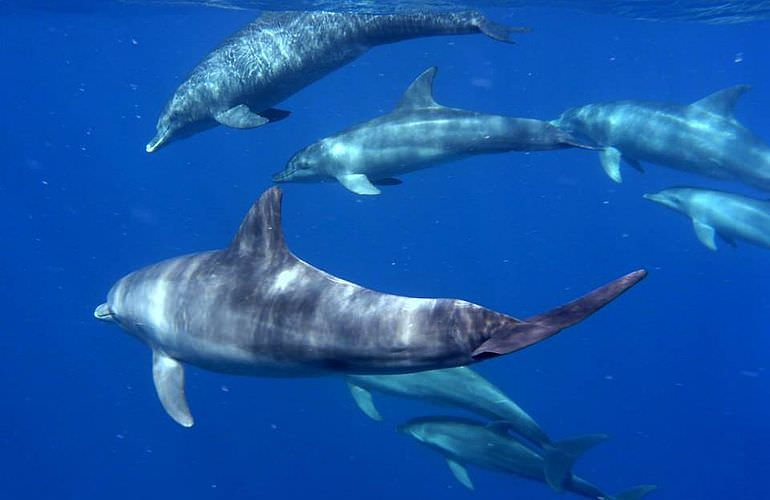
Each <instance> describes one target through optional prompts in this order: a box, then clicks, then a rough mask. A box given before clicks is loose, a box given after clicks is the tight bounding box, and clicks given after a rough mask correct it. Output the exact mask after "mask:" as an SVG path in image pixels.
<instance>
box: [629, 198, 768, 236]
mask: <svg viewBox="0 0 770 500" xmlns="http://www.w3.org/2000/svg"><path fill="white" fill-rule="evenodd" d="M644 197H645V198H646V199H648V200H651V201H654V202H657V203H660V204H661V205H663V206H664V207H669V208H671V209H674V210H676V211H677V212H681V213H683V214H684V215H686V216H687V217H689V218H690V219H692V226H693V229H694V230H695V235H696V236H697V237H698V240H700V242H701V243H703V244H704V245H705V246H706V247H707V248H709V249H711V250H716V249H717V245H716V241H715V240H714V236H715V235H716V234H719V236H721V237H722V239H724V240H725V241H726V242H727V243H729V244H731V245H733V246H735V239H741V240H745V241H748V242H749V243H753V244H755V245H759V246H763V247H766V248H770V200H757V199H755V198H749V197H748V196H741V195H738V194H734V193H726V192H724V191H714V190H711V189H698V188H692V187H677V188H669V189H664V190H663V191H661V192H659V193H656V194H645V195H644Z"/></svg>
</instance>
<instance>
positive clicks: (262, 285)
mask: <svg viewBox="0 0 770 500" xmlns="http://www.w3.org/2000/svg"><path fill="white" fill-rule="evenodd" d="M280 210H281V192H280V190H279V189H278V188H272V189H270V190H268V191H266V192H265V193H264V194H263V195H262V197H261V198H260V199H259V201H258V202H256V203H255V204H254V205H253V206H252V207H251V210H249V212H248V214H246V217H245V218H244V220H243V222H242V223H241V226H240V228H239V230H238V233H237V234H236V236H235V238H234V239H233V241H232V242H231V243H230V246H228V247H227V248H225V249H223V250H217V251H210V252H203V253H198V254H192V255H186V256H183V257H176V258H173V259H170V260H166V261H164V262H160V263H158V264H154V265H151V266H149V267H146V268H144V269H141V270H139V271H135V272H133V273H131V274H129V275H127V276H125V277H124V278H122V279H120V280H119V281H118V282H117V283H116V284H115V285H114V286H113V287H112V289H111V290H110V292H109V294H108V297H107V302H106V303H104V304H101V305H100V306H98V307H97V308H96V310H95V311H94V316H95V317H96V318H97V319H101V320H105V321H112V322H115V323H117V324H118V325H120V326H121V327H122V328H123V329H124V330H126V331H128V332H129V333H131V334H132V335H134V336H136V337H137V338H139V339H140V340H142V341H143V342H145V343H146V344H147V345H148V346H149V347H150V348H151V349H152V353H153V368H152V372H153V379H154V382H155V388H156V390H157V392H158V396H159V398H160V401H161V403H162V404H163V407H164V408H165V409H166V411H167V412H168V414H169V415H170V416H171V417H172V418H173V419H174V420H176V421H177V422H178V423H180V424H182V425H184V426H191V425H192V424H193V419H192V416H191V415H190V411H189V409H188V406H187V402H186V400H185V395H184V371H183V365H182V363H191V364H194V365H196V366H199V367H201V368H204V369H208V370H212V371H217V372H223V373H232V374H241V375H253V376H312V375H325V374H333V373H405V372H412V371H420V370H430V369H436V368H448V367H452V366H462V365H467V364H471V363H475V362H478V361H481V360H484V359H487V358H491V357H496V356H500V355H503V354H507V353H510V352H514V351H517V350H519V349H523V348H525V347H527V346H529V345H532V344H535V343H537V342H540V341H541V340H544V339H546V338H548V337H550V336H552V335H555V334H556V333H558V332H559V331H560V330H562V329H564V328H567V327H569V326H572V325H574V324H576V323H578V322H580V321H582V320H583V319H585V318H586V317H587V316H589V315H591V314H592V313H594V312H595V311H597V310H598V309H599V308H601V307H603V306H604V305H606V304H607V303H609V302H610V301H612V300H613V299H615V298H616V297H617V296H618V295H620V294H621V293H623V292H624V291H626V290H627V289H628V288H629V287H631V286H632V285H634V284H636V283H637V282H638V281H639V280H641V279H642V278H643V277H644V276H645V274H646V273H645V271H642V270H640V271H636V272H633V273H630V274H628V275H626V276H623V277H621V278H619V279H617V280H615V281H613V282H611V283H609V284H607V285H605V286H603V287H601V288H598V289H597V290H594V291H593V292H591V293H589V294H587V295H585V296H583V297H581V298H579V299H577V300H576V301H574V302H571V303H569V304H566V305H564V306H562V307H559V308H556V309H554V310H552V311H549V312H547V313H545V314H541V315H539V316H535V317H532V318H529V319H528V320H526V321H521V320H518V319H516V318H513V317H511V316H506V315H504V314H500V313H497V312H494V311H490V310H489V309H485V308H483V307H481V306H477V305H475V304H471V303H469V302H465V301H462V300H454V299H419V298H410V297H400V296H396V295H388V294H384V293H378V292H375V291H373V290H368V289H366V288H362V287H360V286H358V285H355V284H353V283H349V282H347V281H344V280H342V279H340V278H337V277H335V276H332V275H330V274H327V273H325V272H323V271H321V270H319V269H316V268H315V267H313V266H311V265H310V264H307V263H306V262H303V261H302V260H300V259H298V258H297V257H295V256H294V255H293V254H292V253H291V252H290V251H289V250H288V248H287V247H286V244H285V242H284V237H283V232H282V230H281V220H280V219H281V216H280Z"/></svg>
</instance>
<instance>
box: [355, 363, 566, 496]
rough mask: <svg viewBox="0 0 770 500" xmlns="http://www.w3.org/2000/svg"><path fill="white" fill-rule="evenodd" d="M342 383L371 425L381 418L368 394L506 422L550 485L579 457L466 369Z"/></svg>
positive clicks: (358, 377) (560, 479)
mask: <svg viewBox="0 0 770 500" xmlns="http://www.w3.org/2000/svg"><path fill="white" fill-rule="evenodd" d="M345 378H346V379H347V382H348V386H349V387H350V392H351V394H352V395H353V399H354V400H355V402H356V404H357V405H358V407H359V408H361V410H362V411H363V412H364V413H365V414H366V415H367V416H369V417H370V418H372V419H373V420H382V417H381V416H380V413H379V412H378V411H377V408H376V407H375V406H374V402H373V401H372V395H371V392H370V391H371V390H375V391H379V392H384V393H386V394H391V395H393V396H399V397H406V398H412V399H419V400H424V401H430V402H432V403H437V404H442V405H447V406H456V407H460V408H463V409H466V410H468V411H471V412H474V413H477V414H479V415H482V416H484V417H487V418H490V419H492V420H493V421H497V422H505V424H506V425H508V426H509V427H510V429H511V430H512V431H513V432H515V433H516V434H518V435H519V436H522V437H524V438H526V439H527V440H529V441H530V442H532V443H534V444H536V445H537V446H539V447H540V448H542V450H543V460H544V462H545V477H546V479H547V481H548V483H549V484H551V485H561V484H562V483H563V482H564V481H565V479H566V475H567V474H568V471H569V470H570V469H571V468H572V463H573V462H574V461H575V460H576V459H577V458H578V457H577V456H576V455H574V453H573V450H572V448H571V441H567V442H566V443H567V444H566V445H565V446H563V447H562V446H561V444H560V443H554V442H552V441H551V439H550V438H549V437H548V434H546V433H545V431H544V430H543V429H541V428H540V426H539V425H538V424H537V422H535V421H534V419H533V418H532V417H530V416H529V415H528V414H527V412H525V411H524V410H523V409H521V408H520V407H519V405H517V404H516V403H514V402H513V401H511V400H510V398H508V396H506V395H505V394H504V393H503V392H502V391H501V390H500V389H498V388H497V387H495V386H494V385H492V384H491V383H490V382H489V381H487V380H486V379H485V378H484V377H482V376H481V375H479V374H478V373H476V372H475V371H473V370H472V369H470V368H468V367H467V366H458V367H456V368H444V369H442V370H428V371H424V372H417V373H403V374H398V375H347V376H346V377H345ZM555 487H557V488H558V486H555Z"/></svg>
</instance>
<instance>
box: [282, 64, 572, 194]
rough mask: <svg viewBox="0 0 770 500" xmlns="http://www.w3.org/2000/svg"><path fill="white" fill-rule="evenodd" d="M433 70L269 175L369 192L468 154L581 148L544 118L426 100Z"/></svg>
mask: <svg viewBox="0 0 770 500" xmlns="http://www.w3.org/2000/svg"><path fill="white" fill-rule="evenodd" d="M435 75H436V68H435V67H432V68H429V69H427V70H425V71H424V72H423V73H422V74H421V75H420V76H418V77H417V79H416V80H415V81H414V82H412V84H411V85H410V86H409V88H408V89H407V90H406V92H405V93H404V95H403V97H402V98H401V102H399V104H398V106H396V108H395V109H394V110H393V111H391V112H390V113H388V114H386V115H383V116H380V117H377V118H375V119H373V120H369V121H368V122H365V123H361V124H359V125H355V126H353V127H351V128H348V129H346V130H343V131H342V132H339V133H337V134H334V135H332V136H329V137H326V138H324V139H321V140H320V141H318V142H316V143H314V144H311V145H310V146H308V147H306V148H305V149H303V150H302V151H300V152H298V153H297V154H295V155H294V157H293V158H291V160H289V163H288V164H287V165H286V168H285V169H284V170H283V171H282V172H278V173H276V174H275V175H273V181H275V182H313V181H319V180H323V179H330V178H331V179H337V180H338V181H339V182H340V183H341V184H342V185H343V186H345V187H346V188H348V189H349V190H351V191H353V192H354V193H356V194H369V195H374V194H380V190H379V189H378V188H377V187H376V186H375V185H374V183H377V182H382V181H384V183H387V184H389V183H393V182H398V181H394V180H393V179H392V178H391V177H392V176H395V175H400V174H404V173H407V172H412V171H414V170H419V169H421V168H426V167H430V166H434V165H438V164H441V163H445V162H449V161H452V160H457V159H460V158H465V157H468V156H472V155H477V154H483V153H505V152H508V151H542V150H550V149H561V148H567V147H582V146H581V145H580V144H578V143H577V141H576V140H575V139H574V138H573V137H572V135H570V134H569V133H567V132H565V131H563V130H561V129H560V128H558V127H555V126H554V125H551V124H550V123H548V122H544V121H540V120H532V119H527V118H514V117H510V116H500V115H488V114H484V113H478V112H475V111H466V110H463V109H454V108H447V107H445V106H442V105H440V104H438V103H437V102H436V101H435V100H434V99H433V78H434V76H435ZM372 181H374V183H373V182H372Z"/></svg>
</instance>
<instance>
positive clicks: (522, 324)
mask: <svg viewBox="0 0 770 500" xmlns="http://www.w3.org/2000/svg"><path fill="white" fill-rule="evenodd" d="M645 276H647V271H645V270H643V269H640V270H638V271H634V272H632V273H630V274H627V275H625V276H623V277H621V278H618V279H616V280H615V281H612V282H610V283H608V284H606V285H604V286H603V287H601V288H597V289H596V290H594V291H593V292H590V293H588V294H586V295H584V296H582V297H580V298H579V299H577V300H574V301H572V302H570V303H568V304H565V305H563V306H560V307H557V308H556V309H553V310H551V311H548V312H547V313H544V314H540V315H538V316H533V317H531V318H528V319H527V320H526V321H518V320H514V319H512V318H511V319H510V324H509V325H506V326H505V327H503V328H502V329H501V330H500V331H499V332H498V333H495V334H493V335H492V337H490V338H489V339H488V340H486V341H485V342H484V343H482V344H481V345H480V346H479V347H477V348H476V350H474V351H473V353H472V357H473V359H474V360H476V361H481V360H483V359H488V358H494V357H497V356H502V355H503V354H508V353H511V352H514V351H518V350H520V349H524V348H525V347H528V346H530V345H532V344H536V343H538V342H540V341H542V340H545V339H547V338H548V337H551V336H553V335H556V334H557V333H559V332H560V331H562V330H563V329H565V328H568V327H570V326H573V325H575V324H577V323H580V322H581V321H583V320H584V319H586V318H587V317H588V316H590V315H592V314H593V313H595V312H596V311H598V310H599V309H601V308H602V307H604V306H606V305H607V304H609V303H610V302H612V301H613V300H615V299H616V298H617V297H618V296H619V295H621V294H622V293H623V292H625V291H626V290H628V289H629V288H631V287H632V286H634V285H635V284H637V283H638V282H639V281H641V280H642V279H643V278H644V277H645Z"/></svg>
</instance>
